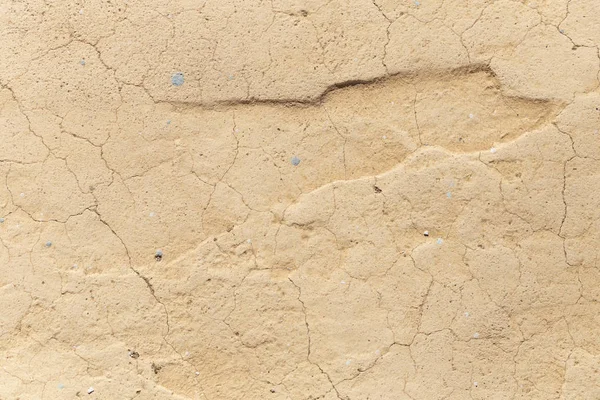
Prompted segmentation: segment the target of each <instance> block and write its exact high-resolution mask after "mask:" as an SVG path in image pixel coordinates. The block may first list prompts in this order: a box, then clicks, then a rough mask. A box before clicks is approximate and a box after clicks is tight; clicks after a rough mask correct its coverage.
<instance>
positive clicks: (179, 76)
mask: <svg viewBox="0 0 600 400" xmlns="http://www.w3.org/2000/svg"><path fill="white" fill-rule="evenodd" d="M183 82H184V79H183V73H182V72H177V73H174V74H173V76H171V83H172V84H173V86H181V85H183Z"/></svg>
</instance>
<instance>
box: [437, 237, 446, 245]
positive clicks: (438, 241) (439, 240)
mask: <svg viewBox="0 0 600 400" xmlns="http://www.w3.org/2000/svg"><path fill="white" fill-rule="evenodd" d="M436 243H437V244H442V243H444V239H442V238H438V240H436Z"/></svg>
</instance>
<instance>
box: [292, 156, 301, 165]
mask: <svg viewBox="0 0 600 400" xmlns="http://www.w3.org/2000/svg"><path fill="white" fill-rule="evenodd" d="M298 164H300V159H299V158H298V157H296V156H294V157H292V165H294V166H295V165H298Z"/></svg>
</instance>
